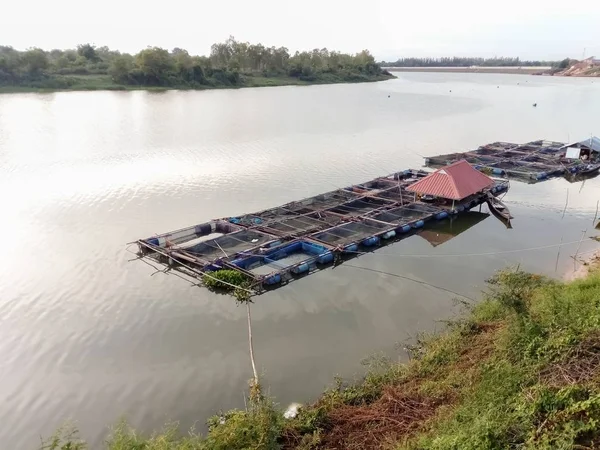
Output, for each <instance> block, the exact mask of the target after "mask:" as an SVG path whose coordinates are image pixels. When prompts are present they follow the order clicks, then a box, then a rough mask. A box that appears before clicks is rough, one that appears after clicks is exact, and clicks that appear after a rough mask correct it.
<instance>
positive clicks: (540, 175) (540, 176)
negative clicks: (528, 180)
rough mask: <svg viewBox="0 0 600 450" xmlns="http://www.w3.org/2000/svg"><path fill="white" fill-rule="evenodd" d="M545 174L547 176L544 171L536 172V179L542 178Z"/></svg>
mask: <svg viewBox="0 0 600 450" xmlns="http://www.w3.org/2000/svg"><path fill="white" fill-rule="evenodd" d="M547 176H548V174H547V173H546V172H540V173H538V174H537V176H536V179H538V180H543V179H544V178H546V177H547Z"/></svg>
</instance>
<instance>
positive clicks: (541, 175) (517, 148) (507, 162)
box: [425, 139, 580, 183]
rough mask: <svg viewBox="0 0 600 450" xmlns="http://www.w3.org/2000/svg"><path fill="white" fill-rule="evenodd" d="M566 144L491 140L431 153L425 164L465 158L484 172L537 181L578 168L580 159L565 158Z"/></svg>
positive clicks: (450, 162) (446, 162) (432, 165)
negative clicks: (466, 148) (462, 150)
mask: <svg viewBox="0 0 600 450" xmlns="http://www.w3.org/2000/svg"><path fill="white" fill-rule="evenodd" d="M565 146H566V144H564V143H562V142H555V141H548V140H542V139H540V140H537V141H532V142H528V143H526V144H512V143H508V142H494V143H492V144H487V145H483V146H481V147H479V148H478V149H476V150H472V151H468V152H465V153H449V154H447V155H436V156H430V157H427V158H425V165H426V166H428V167H435V168H438V167H443V166H446V165H449V164H452V163H455V162H457V161H460V160H461V159H464V160H466V161H467V162H468V163H470V164H472V165H473V166H475V168H477V169H478V170H481V171H483V172H486V173H491V174H494V175H498V176H502V177H508V178H515V179H517V180H520V181H525V182H528V183H536V182H538V181H543V180H547V179H549V178H553V177H557V176H565V175H567V174H569V173H573V172H576V171H577V170H576V169H573V167H574V166H577V165H578V164H580V161H579V160H569V159H566V158H565V153H566V151H565Z"/></svg>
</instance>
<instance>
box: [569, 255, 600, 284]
mask: <svg viewBox="0 0 600 450" xmlns="http://www.w3.org/2000/svg"><path fill="white" fill-rule="evenodd" d="M596 267H600V250H596V251H595V252H594V253H590V254H588V255H586V256H584V257H578V258H577V268H576V269H575V270H569V271H567V273H565V275H564V279H565V281H572V280H577V279H579V278H584V277H585V276H586V275H587V274H588V273H589V272H590V270H591V269H594V268H596Z"/></svg>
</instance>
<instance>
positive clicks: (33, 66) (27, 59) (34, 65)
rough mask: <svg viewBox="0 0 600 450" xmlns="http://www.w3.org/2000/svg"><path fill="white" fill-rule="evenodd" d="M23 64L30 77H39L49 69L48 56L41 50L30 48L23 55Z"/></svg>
mask: <svg viewBox="0 0 600 450" xmlns="http://www.w3.org/2000/svg"><path fill="white" fill-rule="evenodd" d="M23 63H24V65H25V70H26V71H27V73H28V74H29V75H32V76H38V75H40V74H41V73H42V72H43V71H44V70H45V69H47V68H48V55H46V52H45V51H44V50H42V49H41V48H30V49H29V50H27V51H26V52H25V53H23Z"/></svg>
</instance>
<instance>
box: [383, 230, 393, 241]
mask: <svg viewBox="0 0 600 450" xmlns="http://www.w3.org/2000/svg"><path fill="white" fill-rule="evenodd" d="M394 236H396V232H395V231H394V230H391V231H388V232H387V233H385V234H383V235H382V236H381V237H382V238H383V239H391V238H393V237H394Z"/></svg>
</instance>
